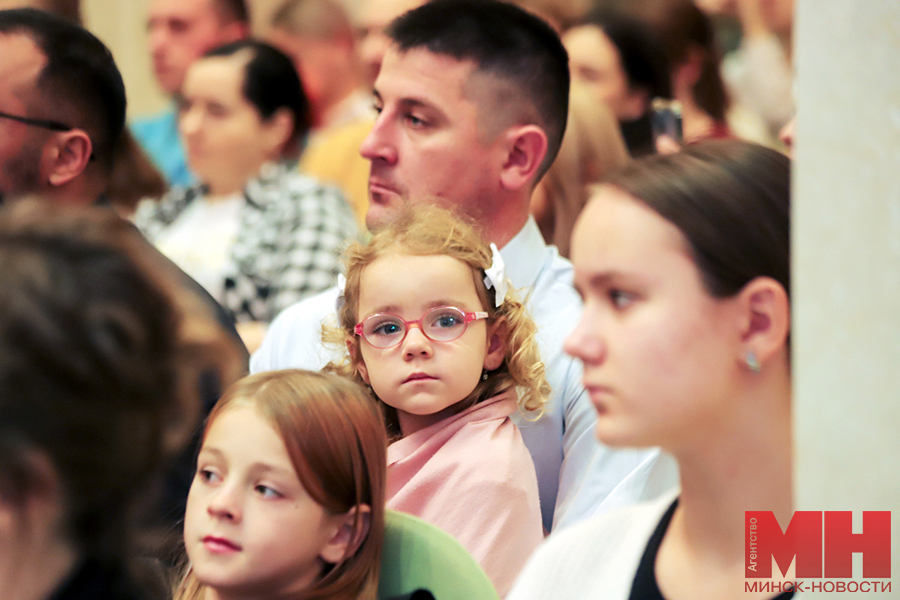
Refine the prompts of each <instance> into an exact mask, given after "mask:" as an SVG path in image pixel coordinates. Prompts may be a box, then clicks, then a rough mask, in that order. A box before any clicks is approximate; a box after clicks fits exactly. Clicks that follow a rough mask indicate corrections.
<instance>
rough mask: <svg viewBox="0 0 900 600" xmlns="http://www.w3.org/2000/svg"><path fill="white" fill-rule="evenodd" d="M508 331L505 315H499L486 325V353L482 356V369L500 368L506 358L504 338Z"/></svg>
mask: <svg viewBox="0 0 900 600" xmlns="http://www.w3.org/2000/svg"><path fill="white" fill-rule="evenodd" d="M508 333H509V327H507V321H506V317H500V318H499V319H497V321H496V322H494V323H492V324H491V325H490V326H489V327H488V336H487V354H485V356H484V369H485V370H486V371H493V370H494V369H498V368H500V365H502V364H503V360H504V359H505V358H506V339H507V336H508Z"/></svg>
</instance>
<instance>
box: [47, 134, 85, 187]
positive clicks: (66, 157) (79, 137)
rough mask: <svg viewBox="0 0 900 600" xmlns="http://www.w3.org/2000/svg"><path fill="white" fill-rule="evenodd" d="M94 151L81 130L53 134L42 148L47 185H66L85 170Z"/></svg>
mask: <svg viewBox="0 0 900 600" xmlns="http://www.w3.org/2000/svg"><path fill="white" fill-rule="evenodd" d="M93 151H94V147H93V144H91V138H90V136H89V135H88V134H87V133H86V132H85V131H84V130H82V129H72V130H69V131H62V132H59V133H56V134H54V139H53V141H51V142H48V143H47V144H46V145H45V146H44V155H43V160H44V167H45V168H46V171H45V173H46V177H47V181H48V183H49V184H50V185H51V186H53V187H60V186H63V185H66V184H67V183H69V182H70V181H72V180H73V179H75V178H76V177H78V176H79V175H81V174H82V173H83V172H84V170H85V169H86V168H87V165H88V162H90V160H91V154H92V153H93Z"/></svg>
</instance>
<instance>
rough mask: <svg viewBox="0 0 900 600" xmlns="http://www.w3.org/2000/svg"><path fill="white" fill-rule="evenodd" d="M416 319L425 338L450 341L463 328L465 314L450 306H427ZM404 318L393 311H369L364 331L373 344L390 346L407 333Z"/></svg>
mask: <svg viewBox="0 0 900 600" xmlns="http://www.w3.org/2000/svg"><path fill="white" fill-rule="evenodd" d="M409 323H410V324H412V323H418V324H419V327H420V328H421V330H422V333H423V334H425V336H426V337H427V338H429V339H430V340H432V341H435V342H452V341H453V340H455V339H457V338H459V337H460V336H461V335H462V334H463V333H465V331H466V315H465V314H464V313H462V312H461V311H459V310H457V309H455V308H451V307H438V308H433V309H431V310H429V311H428V312H427V313H425V315H424V316H423V317H422V318H421V320H419V321H409ZM406 330H407V327H406V322H404V321H403V319H401V318H400V317H396V316H394V315H372V316H371V317H369V318H368V319H366V320H365V322H364V323H363V335H364V336H365V338H366V341H368V342H369V343H370V344H372V345H373V346H375V347H376V348H390V347H391V346H395V345H397V344H399V343H400V342H401V341H403V339H404V338H405V337H406Z"/></svg>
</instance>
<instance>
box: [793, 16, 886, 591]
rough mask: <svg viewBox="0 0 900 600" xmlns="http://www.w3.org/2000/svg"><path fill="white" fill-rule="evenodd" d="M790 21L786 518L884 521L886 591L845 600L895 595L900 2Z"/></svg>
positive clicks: (856, 569) (858, 570)
mask: <svg viewBox="0 0 900 600" xmlns="http://www.w3.org/2000/svg"><path fill="white" fill-rule="evenodd" d="M797 11H798V12H797V15H796V17H797V20H796V22H797V28H796V29H795V35H796V38H795V44H794V48H795V50H794V56H795V60H796V64H795V67H796V71H797V87H796V90H797V116H798V120H797V142H796V146H795V155H794V172H793V176H794V179H793V191H794V199H793V214H792V217H793V234H792V235H793V238H792V242H793V283H792V285H793V301H794V326H793V344H794V346H793V349H794V390H795V393H794V414H795V417H796V418H795V424H794V434H795V445H796V451H795V462H794V468H795V473H796V499H797V509H798V510H813V511H822V510H852V511H854V527H855V531H857V532H859V531H861V529H862V522H861V516H862V515H861V514H858V513H857V511H863V510H890V511H893V515H892V517H893V518H892V523H891V525H892V530H893V531H892V534H893V535H892V541H893V548H892V565H891V573H892V575H893V576H894V577H893V585H892V593H889V594H888V593H886V594H873V593H868V594H846V596H847V597H853V598H856V597H861V598H871V599H873V600H874V599H875V598H898V597H900V547H898V542H900V435H898V432H900V176H898V174H900V78H898V77H897V73H898V72H900V1H898V0H867V1H866V2H847V1H846V0H799V1H798V3H797ZM860 558H861V555H859V554H856V555H854V574H855V575H856V577H854V578H855V579H861V577H859V574H861V572H862V571H861V560H859V559H860ZM813 597H822V598H829V597H830V598H835V597H844V595H842V594H833V593H832V594H828V593H818V594H810V595H806V594H804V598H813Z"/></svg>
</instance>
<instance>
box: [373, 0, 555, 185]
mask: <svg viewBox="0 0 900 600" xmlns="http://www.w3.org/2000/svg"><path fill="white" fill-rule="evenodd" d="M388 35H389V36H390V37H391V39H393V41H394V43H395V44H396V45H397V46H398V48H399V49H400V51H401V52H406V51H408V50H412V49H417V48H425V49H427V50H428V51H429V52H432V53H434V54H443V55H447V56H452V57H453V58H455V59H456V60H459V61H466V60H471V61H473V62H474V63H475V64H476V65H477V70H478V71H479V72H481V73H482V74H485V75H489V76H491V77H494V78H496V79H497V80H499V81H500V82H502V83H505V84H507V86H508V88H507V89H501V88H500V86H497V88H498V93H497V94H496V98H495V101H494V105H493V106H489V107H480V111H481V112H482V113H485V112H486V113H487V114H492V113H493V115H492V116H496V114H502V113H503V112H506V113H508V114H509V118H510V119H513V120H516V122H519V123H521V122H523V121H522V120H523V119H524V122H525V123H535V124H537V125H540V126H541V128H542V129H543V130H544V131H545V133H546V134H547V141H548V147H547V156H546V157H545V158H544V161H543V162H542V163H541V168H540V170H539V171H538V176H537V179H536V180H539V179H540V178H541V177H542V176H543V174H544V173H546V171H547V169H548V168H549V167H550V164H551V163H553V159H554V158H556V153H557V152H558V151H559V146H560V144H561V143H562V137H563V133H564V132H565V129H566V118H567V115H568V106H569V55H568V54H567V53H566V49H565V48H564V47H563V45H562V42H560V40H559V36H558V35H557V34H556V32H555V31H554V30H553V28H552V27H550V25H548V24H547V23H545V22H544V21H543V20H541V19H540V18H538V17H536V16H534V15H532V14H531V13H528V12H526V11H524V10H522V9H521V8H518V7H517V6H513V5H512V4H507V3H505V2H497V1H496V0H432V1H431V2H428V3H426V4H425V5H423V6H421V7H419V8H417V9H415V10H411V11H409V12H408V13H406V14H404V15H402V16H400V17H398V18H397V19H396V20H395V21H394V22H393V23H392V24H391V25H390V27H389V28H388Z"/></svg>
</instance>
